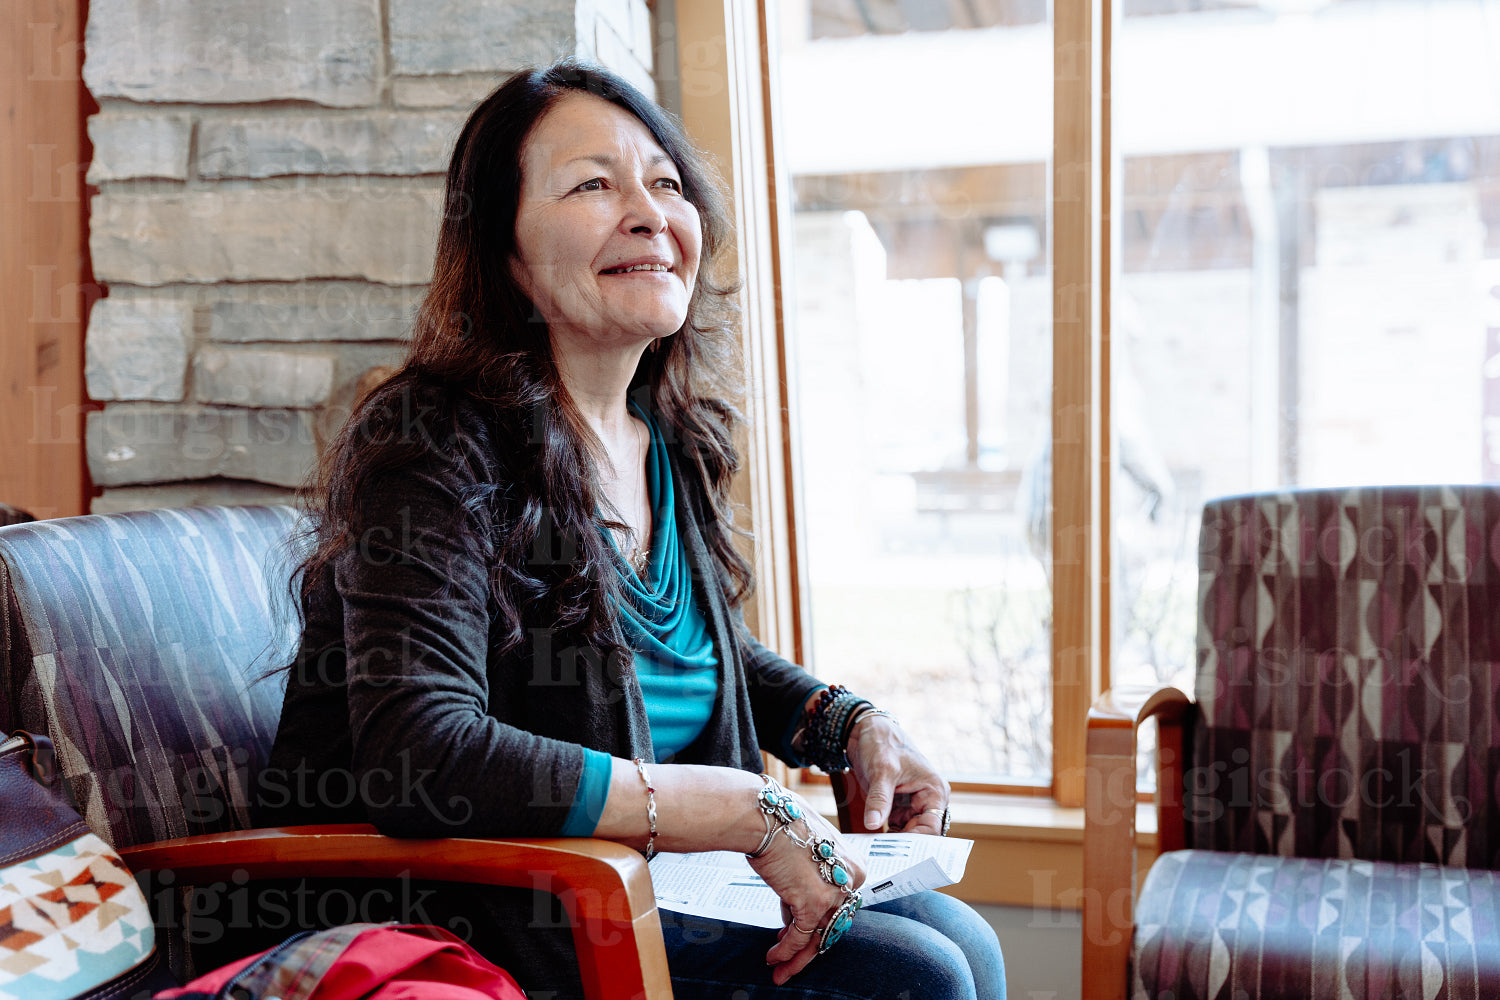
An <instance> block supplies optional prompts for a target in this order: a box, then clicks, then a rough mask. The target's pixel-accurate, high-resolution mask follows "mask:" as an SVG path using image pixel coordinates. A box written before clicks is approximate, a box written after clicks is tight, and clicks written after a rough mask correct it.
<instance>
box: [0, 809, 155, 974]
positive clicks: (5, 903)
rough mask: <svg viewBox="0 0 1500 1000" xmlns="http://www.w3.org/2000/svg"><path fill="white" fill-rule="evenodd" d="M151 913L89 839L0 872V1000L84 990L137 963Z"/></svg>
mask: <svg viewBox="0 0 1500 1000" xmlns="http://www.w3.org/2000/svg"><path fill="white" fill-rule="evenodd" d="M154 944H155V934H154V932H153V930H152V926H151V914H150V913H149V911H148V909H147V905H146V897H145V896H143V895H142V894H141V890H140V888H139V887H138V886H137V885H136V883H135V879H134V878H133V877H132V876H131V874H130V870H129V869H127V868H126V867H125V865H124V863H123V862H121V860H120V857H119V855H117V854H116V853H115V852H114V851H113V850H112V849H111V848H110V847H109V846H108V845H107V844H105V843H104V841H102V840H100V839H99V838H98V837H97V836H95V835H94V834H92V833H88V834H84V835H83V836H81V837H79V838H77V839H76V840H72V841H69V842H68V843H66V844H63V845H61V846H59V847H56V848H54V849H53V850H51V851H48V852H47V853H46V854H41V855H38V856H37V857H34V858H28V859H27V860H25V861H21V862H19V863H17V864H13V865H11V866H9V867H7V868H0V998H3V1000H52V998H66V997H72V996H76V995H78V994H80V993H83V992H85V991H86V990H88V989H90V988H91V987H93V986H96V985H97V984H99V983H101V982H106V981H108V980H111V979H114V978H115V977H116V976H119V975H121V974H123V973H125V972H126V971H128V970H129V969H131V968H133V967H134V966H135V965H137V964H138V963H140V962H142V961H144V960H145V959H146V958H147V957H148V956H149V955H150V954H151V949H152V947H153V946H154Z"/></svg>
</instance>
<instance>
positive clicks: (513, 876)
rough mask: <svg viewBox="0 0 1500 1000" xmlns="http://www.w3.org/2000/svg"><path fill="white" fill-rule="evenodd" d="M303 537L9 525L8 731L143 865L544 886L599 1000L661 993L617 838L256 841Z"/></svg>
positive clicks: (285, 529) (229, 527)
mask: <svg viewBox="0 0 1500 1000" xmlns="http://www.w3.org/2000/svg"><path fill="white" fill-rule="evenodd" d="M296 524H297V516H296V514H295V512H294V511H293V510H292V509H291V508H289V507H200V508H190V509H183V510H160V511H137V512H132V513H126V514H109V515H96V516H89V517H76V518H64V519H59V520H53V521H38V522H35V523H32V524H20V525H15V526H11V527H6V528H3V529H0V590H3V601H4V604H3V610H0V643H3V646H4V649H3V663H0V732H10V731H12V730H15V729H26V730H29V731H32V732H38V733H45V734H47V735H49V736H50V737H51V738H52V740H53V741H54V743H55V744H56V746H57V751H58V761H59V766H60V768H61V770H62V773H63V775H64V776H65V778H66V779H67V782H68V785H69V787H70V789H71V792H72V794H73V796H74V799H75V801H76V802H77V804H78V806H79V809H80V811H81V812H82V813H83V815H84V818H85V819H86V820H87V821H88V823H89V825H90V826H91V827H92V828H93V830H94V832H95V833H97V834H99V835H100V836H101V837H103V838H104V839H105V840H107V841H109V842H110V843H112V844H113V845H114V846H115V848H116V849H118V850H119V851H120V853H121V855H122V856H123V857H124V858H125V860H126V862H127V863H128V864H130V865H131V867H132V868H134V869H135V870H136V871H138V872H140V871H143V870H146V871H151V872H154V873H162V872H165V871H171V872H172V873H173V877H174V880H175V883H176V884H178V885H182V884H185V883H187V882H189V881H193V882H198V883H200V884H202V883H212V882H216V881H222V880H227V879H230V878H234V877H241V878H243V877H244V876H246V875H248V876H249V877H253V878H259V877H265V878H279V877H284V876H298V875H309V876H310V875H327V876H333V877H340V878H343V877H355V876H371V877H397V876H403V875H406V874H408V873H409V874H410V876H411V877H414V878H431V879H446V880H452V881H467V882H487V883H491V884H496V885H512V886H524V887H528V888H541V887H545V888H549V889H551V890H552V891H555V892H556V893H557V894H558V895H559V896H560V897H562V900H563V904H564V906H565V908H566V909H567V910H568V912H569V913H570V915H571V916H572V918H573V923H574V926H575V932H574V936H575V942H576V944H577V948H578V956H579V964H580V967H581V971H582V973H583V982H584V987H585V992H586V994H587V995H588V996H589V997H591V998H604V997H619V998H625V997H641V996H651V997H670V996H671V983H670V980H669V979H668V976H667V971H666V952H665V949H664V947H663V945H662V938H661V925H660V922H659V920H658V918H657V914H656V905H655V899H654V896H653V894H652V890H651V881H650V875H649V873H648V872H647V869H646V865H645V862H644V860H643V859H642V858H641V856H640V855H639V854H636V853H635V852H633V851H630V850H628V849H627V848H624V847H622V846H620V845H618V844H612V843H607V842H604V841H596V840H570V841H563V840H552V841H546V840H533V841H497V840H457V839H453V840H435V841H433V840H429V841H416V840H395V839H392V838H388V837H383V836H380V835H379V834H378V833H376V832H375V830H374V828H373V827H368V826H322V827H289V828H284V829H270V830H268V829H253V828H252V826H251V820H250V815H249V803H250V802H251V800H252V796H253V793H254V791H255V789H256V788H257V787H258V786H257V778H258V776H259V774H260V769H261V768H262V766H263V765H264V764H265V762H266V760H267V758H268V755H269V752H270V746H271V741H272V739H273V737H274V736H275V732H276V723H277V717H278V714H279V712H280V709H281V693H282V688H281V683H282V682H281V680H280V677H279V676H268V675H269V674H271V672H272V670H273V668H275V667H276V666H278V665H280V664H282V663H285V662H287V660H288V659H289V658H290V650H291V649H292V648H293V644H294V642H295V638H296V626H295V624H294V620H295V619H294V616H293V615H290V614H288V613H287V610H288V609H287V607H286V606H285V604H287V603H289V602H283V603H281V604H279V603H278V597H280V595H285V594H286V593H287V589H288V588H287V582H288V580H289V579H290V573H291V568H292V565H293V562H294V560H293V559H292V558H290V546H289V544H288V539H289V538H290V537H291V536H292V535H293V534H294V528H295V527H296ZM162 881H164V880H162V879H160V878H158V884H160V883H161V882H162Z"/></svg>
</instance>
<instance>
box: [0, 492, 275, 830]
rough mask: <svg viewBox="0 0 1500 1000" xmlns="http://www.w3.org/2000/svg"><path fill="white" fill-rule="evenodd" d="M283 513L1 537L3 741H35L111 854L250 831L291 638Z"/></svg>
mask: <svg viewBox="0 0 1500 1000" xmlns="http://www.w3.org/2000/svg"><path fill="white" fill-rule="evenodd" d="M298 524H299V521H298V515H297V513H296V511H294V510H293V509H292V508H290V507H284V506H277V507H202V508H185V509H175V510H150V511H132V512H130V513H124V514H109V515H93V516H86V517H76V518H62V519H58V520H51V521H37V522H34V523H30V524H18V525H14V526H10V527H6V528H3V529H0V644H3V647H4V648H3V650H0V655H3V656H4V658H5V660H4V663H3V664H0V733H3V732H10V731H13V730H16V729H26V730H29V731H31V732H37V733H45V734H47V735H48V736H50V737H51V738H52V740H53V742H54V743H55V744H56V748H57V761H58V768H59V770H60V771H61V773H62V775H63V777H64V779H65V780H66V782H67V784H68V788H69V791H70V793H71V795H72V797H73V801H74V802H76V803H77V804H78V807H79V811H80V812H81V813H82V814H83V817H84V819H85V820H86V821H87V823H88V825H89V827H90V828H91V829H92V830H93V831H94V832H95V833H96V834H98V835H99V836H100V837H101V838H102V839H103V840H104V841H106V842H107V843H109V844H112V845H114V846H117V847H123V846H128V845H132V844H140V843H149V842H151V841H156V840H165V839H168V838H173V837H184V836H191V835H195V834H205V833H216V832H221V831H227V830H237V829H248V828H249V827H250V826H251V820H250V805H251V802H252V794H253V791H254V788H253V783H254V781H255V777H256V775H258V774H259V772H260V770H261V769H262V768H263V767H264V765H265V762H266V759H267V757H268V755H269V752H270V746H271V741H272V740H273V739H274V737H275V734H276V724H277V718H278V716H279V714H280V711H281V700H282V687H283V685H284V684H285V674H284V673H282V674H275V673H273V671H274V670H275V668H277V667H280V666H283V665H285V664H286V663H288V662H290V660H291V656H292V652H293V650H294V649H295V643H296V639H297V635H298V633H299V632H300V627H301V626H300V622H299V620H298V614H297V606H296V604H295V603H294V601H293V600H292V599H291V594H290V592H289V591H288V589H287V586H286V582H287V580H288V579H289V577H290V573H291V569H290V567H292V566H294V565H295V563H296V560H295V558H294V555H293V553H292V552H291V549H290V543H289V542H288V539H289V538H291V537H292V536H293V535H294V533H295V530H296V528H297V527H298Z"/></svg>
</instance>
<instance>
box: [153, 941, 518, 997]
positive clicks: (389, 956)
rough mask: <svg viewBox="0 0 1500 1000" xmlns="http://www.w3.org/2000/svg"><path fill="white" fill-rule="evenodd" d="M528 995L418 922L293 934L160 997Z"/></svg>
mask: <svg viewBox="0 0 1500 1000" xmlns="http://www.w3.org/2000/svg"><path fill="white" fill-rule="evenodd" d="M227 998H232V1000H272V998H276V1000H526V994H524V993H522V992H521V988H520V987H519V986H517V985H516V981H515V980H514V979H512V978H510V976H509V975H508V974H507V973H506V972H505V971H504V970H503V969H500V968H497V967H496V966H494V965H492V964H491V963H490V962H488V961H487V960H485V958H484V957H483V956H482V955H480V954H479V953H478V952H477V951H475V950H474V949H473V948H470V947H469V946H468V945H467V944H464V942H463V941H462V940H460V939H459V938H457V937H454V936H453V935H452V934H449V933H448V932H447V931H445V930H443V929H442V928H440V927H426V926H423V925H420V924H344V925H343V926H341V927H333V928H330V929H328V930H325V931H316V932H313V931H309V932H307V933H305V934H298V935H296V936H295V937H291V938H288V939H287V940H286V941H283V942H282V943H281V944H279V945H277V946H276V947H275V948H272V949H270V950H269V951H263V952H261V953H260V954H259V955H252V956H250V957H249V958H246V959H242V960H241V961H238V962H231V963H229V964H228V965H225V966H222V967H221V968H218V969H215V970H214V971H213V972H210V973H208V974H207V975H205V976H199V977H198V978H197V979H194V980H193V981H192V982H191V983H188V984H187V985H186V986H183V987H180V988H178V989H171V990H167V991H165V992H163V993H160V994H158V995H157V1000H227Z"/></svg>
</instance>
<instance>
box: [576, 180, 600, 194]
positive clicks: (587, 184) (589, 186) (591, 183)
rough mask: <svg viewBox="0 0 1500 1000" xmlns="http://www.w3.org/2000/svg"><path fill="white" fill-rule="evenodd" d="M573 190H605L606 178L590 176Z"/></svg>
mask: <svg viewBox="0 0 1500 1000" xmlns="http://www.w3.org/2000/svg"><path fill="white" fill-rule="evenodd" d="M573 190H574V191H603V190H604V178H603V177H593V178H590V179H589V180H586V181H584V182H583V183H582V184H580V185H578V186H577V187H576V188H574V189H573Z"/></svg>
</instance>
